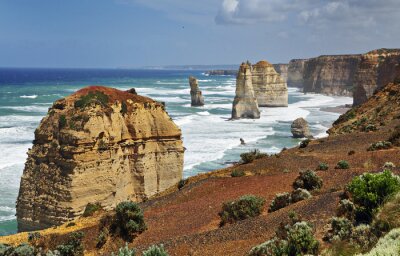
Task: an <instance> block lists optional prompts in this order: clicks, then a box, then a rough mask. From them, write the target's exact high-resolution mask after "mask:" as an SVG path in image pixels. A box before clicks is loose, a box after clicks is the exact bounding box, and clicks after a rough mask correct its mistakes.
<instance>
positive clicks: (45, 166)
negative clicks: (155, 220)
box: [17, 86, 184, 231]
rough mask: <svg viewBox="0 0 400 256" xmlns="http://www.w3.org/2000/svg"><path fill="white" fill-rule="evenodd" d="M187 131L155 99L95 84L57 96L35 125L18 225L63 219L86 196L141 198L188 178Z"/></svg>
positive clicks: (76, 211) (105, 201)
mask: <svg viewBox="0 0 400 256" xmlns="http://www.w3.org/2000/svg"><path fill="white" fill-rule="evenodd" d="M183 154H184V148H183V146H182V140H181V131H180V129H179V128H178V127H177V126H176V125H175V124H174V123H173V121H172V120H171V118H170V117H169V116H168V114H167V113H166V112H165V110H164V107H163V106H162V105H161V104H160V103H158V102H156V101H153V100H151V99H150V98H146V97H142V96H138V95H135V94H132V93H129V92H123V91H119V90H116V89H111V88H106V87H101V86H91V87H87V88H84V89H81V90H79V91H78V92H76V93H74V94H72V95H70V96H68V97H66V98H63V99H60V100H57V101H56V102H55V103H54V104H53V106H52V107H51V108H50V109H49V112H48V114H47V116H46V117H44V118H43V120H42V121H41V123H40V125H39V127H38V128H37V129H36V131H35V140H34V141H33V147H32V149H30V150H29V152H28V159H27V161H26V164H25V169H24V172H23V176H22V178H21V185H20V191H19V195H18V199H17V220H18V229H19V231H24V230H34V229H42V228H46V227H50V226H53V225H59V224H61V223H64V222H66V221H69V220H72V219H74V218H76V217H77V216H80V215H81V214H82V212H83V211H84V209H85V207H86V205H87V204H88V203H95V202H97V203H100V204H101V206H102V207H104V208H105V209H111V208H113V207H115V205H116V204H117V203H119V202H121V201H125V200H132V201H143V200H145V199H146V198H148V197H150V196H152V195H154V194H156V193H158V192H160V191H163V190H165V189H167V188H169V187H171V186H173V185H174V184H176V183H177V182H178V181H179V180H180V179H181V178H182V170H183Z"/></svg>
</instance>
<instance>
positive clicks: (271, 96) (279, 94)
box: [251, 61, 288, 107]
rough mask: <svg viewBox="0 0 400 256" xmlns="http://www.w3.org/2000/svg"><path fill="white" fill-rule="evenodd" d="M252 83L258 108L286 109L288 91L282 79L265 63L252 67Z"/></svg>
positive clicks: (272, 67) (270, 65)
mask: <svg viewBox="0 0 400 256" xmlns="http://www.w3.org/2000/svg"><path fill="white" fill-rule="evenodd" d="M251 73H252V77H253V80H252V83H253V88H254V93H255V96H256V97H257V101H258V105H259V106H260V107H287V105H288V90H287V85H286V82H285V81H284V79H282V77H281V76H280V75H279V74H278V73H277V72H276V71H275V69H274V66H273V65H272V64H270V63H269V62H267V61H260V62H258V63H257V64H255V65H253V67H252V71H251Z"/></svg>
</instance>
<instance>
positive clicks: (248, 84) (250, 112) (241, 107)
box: [232, 63, 260, 119]
mask: <svg viewBox="0 0 400 256" xmlns="http://www.w3.org/2000/svg"><path fill="white" fill-rule="evenodd" d="M239 118H253V119H257V118H260V110H259V109H258V102H257V98H256V97H255V95H254V89H253V82H252V73H251V64H249V63H242V65H240V68H239V72H238V75H237V77H236V96H235V99H234V101H233V106H232V119H239Z"/></svg>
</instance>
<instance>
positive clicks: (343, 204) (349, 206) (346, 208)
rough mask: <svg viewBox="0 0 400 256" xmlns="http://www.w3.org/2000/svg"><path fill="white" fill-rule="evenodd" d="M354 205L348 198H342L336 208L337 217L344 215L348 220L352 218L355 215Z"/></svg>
mask: <svg viewBox="0 0 400 256" xmlns="http://www.w3.org/2000/svg"><path fill="white" fill-rule="evenodd" d="M355 212H356V206H355V205H354V203H353V202H352V201H350V200H349V199H343V200H340V202H339V207H338V210H337V213H338V216H339V217H345V218H347V219H349V220H353V219H354V217H355Z"/></svg>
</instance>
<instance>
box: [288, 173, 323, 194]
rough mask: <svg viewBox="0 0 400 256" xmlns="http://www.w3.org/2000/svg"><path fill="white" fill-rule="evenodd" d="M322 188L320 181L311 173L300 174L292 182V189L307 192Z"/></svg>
mask: <svg viewBox="0 0 400 256" xmlns="http://www.w3.org/2000/svg"><path fill="white" fill-rule="evenodd" d="M321 187H322V179H321V178H320V177H319V176H318V175H317V174H316V173H315V172H313V171H310V170H307V171H302V172H300V174H299V176H298V177H297V178H296V180H295V181H294V182H293V188H294V189H298V188H303V189H306V190H308V191H312V190H315V189H320V188H321Z"/></svg>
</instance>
